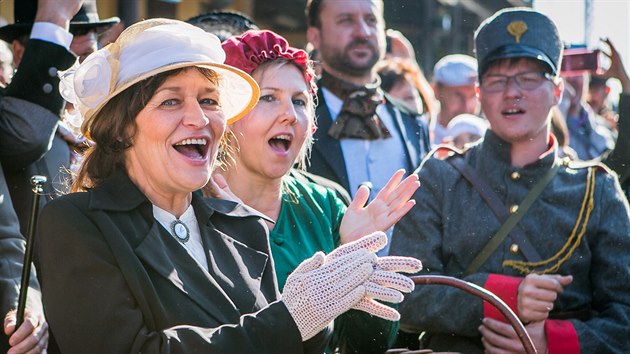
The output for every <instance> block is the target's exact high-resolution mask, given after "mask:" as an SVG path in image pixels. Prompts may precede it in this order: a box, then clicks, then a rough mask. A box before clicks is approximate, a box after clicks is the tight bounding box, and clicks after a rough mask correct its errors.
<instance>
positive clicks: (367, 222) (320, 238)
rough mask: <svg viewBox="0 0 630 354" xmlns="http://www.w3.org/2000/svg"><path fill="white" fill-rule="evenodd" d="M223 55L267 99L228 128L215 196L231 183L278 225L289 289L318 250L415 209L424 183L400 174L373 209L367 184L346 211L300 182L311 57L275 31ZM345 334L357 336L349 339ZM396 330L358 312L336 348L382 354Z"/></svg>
mask: <svg viewBox="0 0 630 354" xmlns="http://www.w3.org/2000/svg"><path fill="white" fill-rule="evenodd" d="M223 49H224V50H225V52H226V58H227V59H226V64H228V65H232V66H234V67H236V68H238V69H241V70H243V71H245V72H246V73H248V74H251V75H252V77H253V78H254V79H255V80H256V81H257V82H258V85H259V86H260V90H261V96H260V100H259V101H258V104H257V105H256V106H255V107H254V109H253V110H252V111H251V112H249V113H248V114H247V115H246V116H245V117H244V118H243V119H241V120H239V121H238V122H236V123H234V124H232V125H230V126H229V132H228V134H227V137H228V139H227V141H228V143H227V146H226V156H225V157H224V160H225V163H224V165H223V166H222V167H221V168H219V169H217V171H216V174H215V177H217V178H219V179H220V181H222V180H223V179H224V180H225V182H219V183H218V184H215V185H213V186H212V188H210V189H209V190H210V191H211V193H212V194H214V195H215V196H217V197H218V196H220V194H217V193H218V192H219V188H217V187H218V186H219V185H221V184H224V183H227V186H229V190H230V191H231V192H233V194H234V195H235V196H236V197H237V198H238V200H240V201H242V202H243V203H244V204H245V205H247V206H250V207H252V208H254V209H256V210H258V211H260V212H262V213H263V214H264V215H266V216H267V217H269V219H271V220H272V221H273V222H268V223H267V226H268V227H269V230H270V235H269V237H270V241H271V242H270V243H271V253H272V255H273V259H274V263H275V267H276V276H277V278H278V286H279V288H280V290H281V291H282V289H283V288H284V286H285V282H286V280H287V276H288V275H289V274H290V273H291V272H293V270H294V269H295V268H296V267H297V266H298V265H299V264H300V263H301V262H302V261H303V260H305V259H307V258H309V257H311V256H312V255H313V254H315V253H316V252H318V251H323V252H326V253H329V252H331V251H332V250H333V249H335V248H336V247H338V246H340V245H341V244H345V243H348V242H351V241H354V240H355V239H356V238H357V237H359V236H361V235H364V234H368V233H372V232H374V231H385V230H387V229H388V228H389V227H391V226H392V225H393V224H394V223H395V222H396V221H398V220H399V219H400V217H401V216H402V215H404V213H406V212H407V211H408V210H409V209H410V208H411V206H412V205H413V201H409V197H410V196H411V195H412V194H413V192H414V191H415V190H416V189H417V187H418V184H417V178H416V177H408V178H407V179H406V180H405V181H403V182H400V181H401V179H402V175H403V171H398V172H397V173H396V174H395V176H394V177H393V178H392V179H391V180H390V182H389V183H388V185H387V187H386V189H384V190H382V191H381V193H379V195H378V196H377V197H376V199H374V200H373V201H372V202H370V203H369V204H368V205H367V206H365V204H366V202H367V198H368V196H369V189H368V188H367V187H365V186H363V187H361V188H360V191H359V192H358V193H357V195H356V196H355V198H354V200H353V202H352V203H351V204H350V205H349V206H348V207H347V208H346V207H345V205H344V203H343V201H341V200H340V199H339V198H337V197H336V196H335V194H334V193H333V192H332V191H331V190H330V189H327V188H323V187H321V186H319V185H316V184H314V183H309V182H303V181H301V180H299V179H297V178H295V177H293V176H292V175H290V174H289V172H290V170H291V168H292V166H294V165H298V166H302V167H303V166H304V165H305V163H306V159H307V156H308V151H309V150H310V145H311V144H312V143H313V131H314V130H315V106H314V102H313V98H314V96H315V95H316V92H315V91H316V86H315V77H314V72H313V70H312V67H311V61H310V60H309V59H308V56H307V54H306V52H305V51H303V50H300V49H297V48H294V47H291V46H289V44H288V42H287V41H286V40H285V39H284V38H282V37H280V36H279V35H277V34H276V33H274V32H271V31H247V32H245V33H244V34H242V35H240V36H234V37H231V38H229V39H228V40H226V41H224V42H223ZM399 183H400V184H399ZM354 312H359V311H354ZM344 329H346V330H347V329H352V330H351V331H349V335H348V334H347V333H345V332H344ZM396 329H397V327H396V326H395V325H393V323H392V322H391V321H384V320H382V319H379V318H377V317H371V316H367V315H365V316H364V315H360V314H358V313H353V312H352V311H351V312H349V313H348V314H344V315H342V317H340V318H339V319H338V320H337V321H336V322H335V334H334V338H335V340H334V341H333V343H332V344H331V345H329V349H330V351H331V352H333V351H334V350H335V349H336V348H345V352H346V353H354V352H358V353H367V352H375V353H377V352H378V353H382V352H384V351H385V350H387V348H388V341H387V339H388V337H392V336H395V334H396ZM352 335H354V336H355V337H354V338H353V337H349V336H352Z"/></svg>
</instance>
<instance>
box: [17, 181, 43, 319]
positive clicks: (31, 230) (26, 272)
mask: <svg viewBox="0 0 630 354" xmlns="http://www.w3.org/2000/svg"><path fill="white" fill-rule="evenodd" d="M46 181H47V179H46V176H38V175H35V176H33V177H31V184H32V185H33V189H32V191H33V204H32V206H31V218H30V219H29V222H28V235H27V236H26V251H25V252H24V263H23V267H22V283H21V285H20V297H19V300H18V308H17V315H16V321H15V330H17V329H18V328H19V327H20V325H21V324H22V322H24V310H25V309H26V295H27V292H28V284H29V283H30V282H31V262H32V261H33V240H34V239H35V226H36V224H37V215H38V213H39V196H40V195H41V194H42V193H43V192H44V189H43V188H42V185H43V184H44V183H46Z"/></svg>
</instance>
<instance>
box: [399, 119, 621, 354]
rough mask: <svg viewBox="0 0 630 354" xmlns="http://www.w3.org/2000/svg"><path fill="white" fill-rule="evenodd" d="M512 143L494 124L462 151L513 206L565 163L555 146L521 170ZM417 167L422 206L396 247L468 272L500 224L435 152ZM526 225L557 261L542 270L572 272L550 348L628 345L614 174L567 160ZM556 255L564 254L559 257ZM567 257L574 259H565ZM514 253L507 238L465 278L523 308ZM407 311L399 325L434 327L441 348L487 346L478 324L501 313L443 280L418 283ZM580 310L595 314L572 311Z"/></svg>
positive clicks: (430, 263) (552, 324) (440, 269)
mask: <svg viewBox="0 0 630 354" xmlns="http://www.w3.org/2000/svg"><path fill="white" fill-rule="evenodd" d="M552 145H555V143H554V142H553V139H552ZM509 151H510V149H509V145H508V144H507V143H505V142H504V141H502V140H501V139H500V138H498V137H497V136H496V135H495V134H494V133H493V132H492V131H488V133H487V134H486V136H485V139H484V141H483V142H482V143H480V144H478V145H476V146H474V147H472V148H471V149H470V150H468V151H467V152H466V153H465V154H464V159H465V161H466V162H467V163H468V165H469V166H470V167H472V168H473V169H475V170H476V172H477V173H478V174H479V175H480V176H481V177H482V178H484V179H485V180H486V181H487V182H488V184H489V185H490V186H491V187H492V188H493V190H494V192H496V193H497V194H498V196H499V197H500V199H502V201H503V202H504V204H505V205H506V206H517V205H518V204H519V203H520V202H521V201H522V200H523V199H524V198H525V196H526V195H527V193H528V192H529V190H530V189H531V188H532V187H533V186H534V185H535V184H536V182H537V181H538V180H539V179H540V178H541V177H542V176H543V175H544V174H545V173H546V172H547V171H548V170H549V169H550V168H551V166H552V165H553V164H560V163H563V162H562V161H561V160H559V159H558V158H557V157H556V154H555V151H556V148H555V146H553V148H552V149H550V151H548V152H547V153H546V155H543V156H542V157H541V158H540V159H539V160H538V161H537V162H534V163H532V164H530V165H527V166H525V167H523V168H516V167H513V166H511V164H510V153H509ZM589 171H591V173H594V175H591V178H592V180H591V182H590V183H591V185H594V189H592V191H593V194H592V198H588V199H589V200H590V201H591V202H592V205H593V208H592V210H591V211H590V215H589V216H588V218H587V220H588V221H587V224H586V227H585V228H583V226H584V225H583V223H579V225H578V227H577V229H576V232H575V233H574V232H573V229H574V228H575V227H576V222H577V221H578V219H579V215H580V210H581V209H582V204H583V201H584V197H585V190H586V189H587V185H589ZM417 173H418V174H419V176H420V181H421V187H420V188H419V189H418V191H417V192H416V194H415V195H414V199H415V200H416V203H417V204H416V206H415V207H414V208H413V209H412V210H411V211H410V212H409V213H408V214H407V215H406V216H405V217H404V218H403V219H402V220H401V221H400V222H399V223H398V224H396V227H395V228H394V235H393V237H392V246H391V249H390V254H394V255H404V256H412V257H416V258H418V259H420V260H421V261H422V263H423V266H424V269H423V270H422V272H421V273H422V274H442V275H449V276H455V277H459V278H461V277H462V276H463V273H464V270H465V269H466V268H467V267H468V265H469V264H470V263H471V262H472V260H473V259H474V257H475V256H476V255H477V254H478V253H479V252H480V251H481V250H482V249H483V247H484V246H485V245H486V243H487V242H488V240H489V239H490V238H491V237H492V236H493V235H494V234H495V233H496V232H497V231H498V229H499V227H500V223H499V221H498V220H497V218H496V217H495V215H494V214H493V213H492V211H491V210H490V209H489V207H488V206H487V205H486V203H485V202H484V201H483V200H482V199H481V197H480V195H479V194H478V193H477V191H476V190H474V189H473V187H472V186H471V185H470V184H469V183H468V182H467V181H466V180H465V179H464V178H463V177H462V176H461V175H460V173H459V172H458V171H457V170H455V169H454V168H453V167H452V166H451V165H450V164H449V163H448V162H447V161H443V160H439V159H436V158H428V159H426V160H425V161H424V163H423V165H422V166H421V168H420V169H419V170H418V171H417ZM585 209H587V210H588V208H585ZM584 215H585V214H583V215H582V216H584ZM581 220H584V219H583V218H582V219H581ZM519 226H520V227H521V229H522V230H523V231H524V233H525V234H526V235H527V236H528V238H529V240H530V241H531V243H532V244H533V245H534V246H535V248H536V249H537V251H538V253H539V254H540V256H541V258H542V259H543V260H552V261H551V262H550V263H548V264H546V265H545V266H544V267H542V268H543V269H544V268H551V267H552V266H554V265H558V264H559V268H558V269H557V270H556V271H554V273H557V274H562V275H573V282H572V283H571V284H570V285H568V286H567V287H565V291H564V293H562V294H561V295H559V298H558V300H557V301H556V303H555V304H554V309H553V310H552V312H551V318H554V317H560V316H564V317H569V318H568V319H564V320H560V319H548V320H546V323H545V331H546V334H547V340H548V348H549V351H548V352H549V354H555V353H627V352H628V351H629V350H630V342H628V338H630V215H629V208H628V202H627V200H626V199H625V197H624V196H623V195H622V192H621V190H620V187H619V183H618V181H617V178H616V176H615V175H614V174H611V173H609V172H607V171H606V170H605V168H604V167H603V166H601V165H599V166H598V165H593V164H591V167H590V168H587V167H586V166H575V165H571V164H569V165H568V166H567V165H564V164H563V166H561V167H560V170H559V171H558V173H557V175H556V176H555V177H554V179H553V180H552V181H551V182H550V184H549V185H547V187H546V188H545V189H544V190H543V191H542V193H541V195H540V196H539V197H538V199H537V200H536V201H535V203H534V204H533V205H532V206H531V208H530V209H529V210H528V211H527V213H526V214H525V215H524V217H523V219H522V220H521V221H520V223H519ZM582 231H583V233H582ZM572 234H574V237H573V238H572V239H570V237H571V235H572ZM580 234H582V236H581V237H579V236H580ZM571 240H572V241H571ZM567 244H568V245H569V246H570V247H569V250H571V248H572V247H574V249H572V250H571V251H570V252H565V253H562V252H560V251H561V249H562V248H563V247H564V246H565V245H567ZM559 253H560V254H561V255H562V257H559V258H554V256H556V255H557V254H559ZM564 256H567V257H566V258H567V259H566V260H564V261H563V262H560V261H559V259H561V258H564ZM510 260H512V261H524V260H525V258H524V257H523V255H522V254H521V253H520V252H519V251H518V249H517V247H515V246H513V244H512V241H511V239H510V238H509V237H507V238H506V239H505V241H504V242H503V244H502V245H501V246H499V248H498V249H497V250H496V251H495V252H494V253H493V254H492V255H491V256H490V257H489V258H488V260H487V261H486V262H485V264H484V265H482V266H481V268H480V269H479V270H477V272H476V273H474V274H471V275H469V276H467V277H465V278H463V279H464V280H466V281H469V282H472V283H475V284H477V285H479V286H482V287H484V288H486V289H488V290H490V291H492V292H494V293H495V294H497V295H498V296H499V297H500V298H502V299H503V300H504V301H505V302H506V303H507V304H508V305H509V306H510V307H511V308H512V310H514V311H515V312H516V313H517V314H518V312H517V308H516V307H517V306H516V295H517V288H518V284H519V283H520V281H521V280H522V278H523V276H524V274H523V273H520V272H519V271H517V270H515V269H514V268H512V267H509V266H506V265H504V261H510ZM400 312H401V315H402V318H401V328H402V329H403V330H405V331H408V332H421V331H427V332H428V333H429V337H428V338H429V341H428V345H427V347H428V348H431V349H433V350H437V351H444V350H449V351H460V352H463V353H482V352H483V347H482V345H481V341H480V334H479V332H478V330H477V328H478V327H479V325H480V324H481V319H482V318H483V317H486V316H487V317H493V318H495V319H501V320H503V318H502V316H501V315H500V314H499V312H498V311H495V310H494V309H493V308H491V307H490V305H487V304H484V303H483V302H482V300H481V299H479V298H475V297H472V296H471V295H469V294H467V293H464V292H462V291H461V290H459V289H456V288H450V287H444V286H436V285H423V286H418V287H416V289H415V291H413V292H412V293H411V294H409V295H407V296H405V300H404V301H403V303H402V304H401V306H400ZM578 312H579V313H581V314H584V313H587V314H588V315H589V316H587V318H582V319H577V318H575V317H572V315H571V314H572V313H578ZM580 317H581V316H580ZM504 321H505V320H504Z"/></svg>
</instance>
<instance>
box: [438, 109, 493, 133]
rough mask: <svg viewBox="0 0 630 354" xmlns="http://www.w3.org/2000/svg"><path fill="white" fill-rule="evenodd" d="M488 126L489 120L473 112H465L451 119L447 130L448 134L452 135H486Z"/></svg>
mask: <svg viewBox="0 0 630 354" xmlns="http://www.w3.org/2000/svg"><path fill="white" fill-rule="evenodd" d="M488 126H489V124H488V121H486V120H485V119H483V118H479V117H477V116H476V115H473V114H468V113H464V114H460V115H457V116H455V117H454V118H453V119H451V121H450V122H448V125H447V126H446V130H447V135H448V136H451V137H456V136H458V135H460V134H464V133H469V134H476V135H479V136H484V135H485V134H486V130H487V129H488Z"/></svg>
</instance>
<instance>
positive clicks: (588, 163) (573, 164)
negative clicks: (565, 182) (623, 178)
mask: <svg viewBox="0 0 630 354" xmlns="http://www.w3.org/2000/svg"><path fill="white" fill-rule="evenodd" d="M566 165H567V167H568V168H571V169H574V170H579V169H583V168H589V167H596V168H597V170H599V171H602V172H605V173H608V174H614V173H615V172H613V170H611V169H610V168H609V167H608V166H606V165H604V164H603V163H602V162H601V161H598V160H585V161H584V160H568V161H567V163H566Z"/></svg>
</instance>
